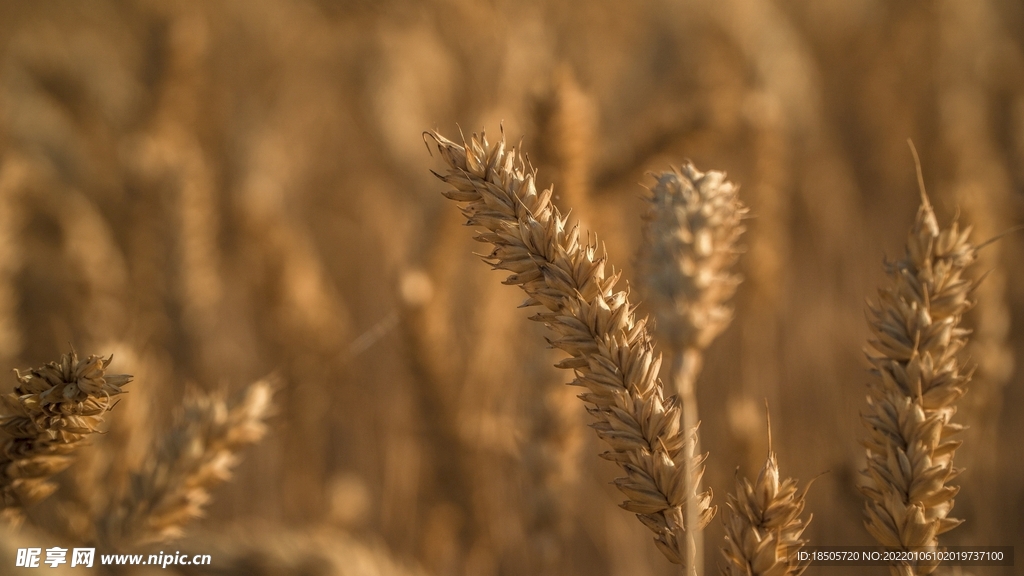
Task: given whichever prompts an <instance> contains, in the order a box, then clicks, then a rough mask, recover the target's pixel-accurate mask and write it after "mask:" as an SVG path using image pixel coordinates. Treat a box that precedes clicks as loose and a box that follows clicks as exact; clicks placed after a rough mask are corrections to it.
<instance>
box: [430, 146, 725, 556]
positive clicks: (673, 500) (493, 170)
mask: <svg viewBox="0 0 1024 576" xmlns="http://www.w3.org/2000/svg"><path fill="white" fill-rule="evenodd" d="M429 135H430V137H431V138H433V139H434V141H435V143H436V145H437V149H438V151H439V152H440V154H441V158H442V159H443V160H444V161H445V163H446V164H447V170H446V173H445V174H443V175H441V174H437V176H438V178H440V179H441V180H443V181H444V182H446V183H448V184H449V185H451V186H452V189H450V190H448V191H447V192H445V196H447V197H448V198H449V199H451V200H455V201H456V202H459V203H460V204H461V209H462V213H463V215H465V217H466V219H467V223H468V224H469V225H471V226H479V227H482V228H486V231H484V232H480V233H478V234H477V236H476V240H478V241H480V242H484V243H489V244H492V245H493V250H492V251H491V252H490V253H489V254H488V255H486V256H485V260H486V261H487V262H488V263H490V264H491V265H492V266H493V267H494V268H495V269H499V270H507V271H509V272H511V273H512V274H511V275H510V276H509V277H508V278H507V279H506V280H505V283H506V284H514V285H518V286H520V287H521V288H522V289H523V290H524V291H525V292H526V294H527V299H526V301H525V302H524V303H523V306H536V305H540V306H543V307H544V308H546V311H544V312H541V313H538V314H536V315H535V316H533V317H532V319H534V320H536V321H539V322H543V323H544V324H545V325H546V326H548V327H549V328H550V329H551V330H552V331H553V332H554V337H552V338H549V340H548V341H549V342H550V344H551V345H552V346H554V347H556V348H559V349H561V350H563V351H565V352H567V353H568V354H569V355H570V356H571V357H570V358H567V359H565V360H563V361H562V362H560V363H558V364H557V366H558V367H560V368H566V369H572V370H575V374H576V379H575V380H574V381H573V382H572V384H574V385H576V386H581V387H583V388H585V389H586V391H585V392H583V393H582V394H580V398H581V399H582V400H583V401H584V402H586V403H587V404H588V411H589V412H590V414H591V415H592V416H593V417H594V419H595V422H594V423H593V424H591V426H592V427H593V428H594V430H595V431H596V432H597V434H598V436H599V437H600V438H601V439H602V440H604V441H605V442H606V443H607V444H608V446H609V447H610V448H611V450H609V451H608V452H605V453H604V454H602V457H604V458H606V459H608V460H611V461H614V462H616V463H618V464H619V465H620V466H621V467H622V469H623V470H624V471H625V472H626V476H625V477H624V478H619V479H617V480H616V481H615V485H616V486H617V487H618V488H619V490H621V491H622V492H623V493H624V494H625V495H626V496H627V498H628V499H627V500H626V502H624V503H623V504H622V507H623V508H625V509H626V510H629V511H631V512H635V513H636V514H637V516H638V517H639V518H640V520H641V521H642V522H643V523H644V525H646V526H647V527H648V528H649V529H650V530H652V531H653V532H654V533H655V534H656V536H655V542H656V544H657V545H658V548H659V549H660V550H661V551H662V552H663V553H664V554H665V556H666V557H667V558H668V559H669V560H670V561H672V562H674V563H677V564H680V563H682V562H683V557H684V555H683V550H684V549H685V540H684V534H683V526H684V507H685V505H686V502H687V500H688V497H687V494H686V485H687V484H688V483H687V482H686V481H685V479H684V476H685V471H686V470H687V469H691V470H693V471H694V472H693V473H694V474H696V475H700V474H702V473H703V469H702V467H701V462H702V460H703V458H702V457H700V456H698V455H696V454H694V443H693V438H694V437H693V435H692V434H687V433H685V431H684V430H683V429H682V427H681V425H680V418H679V403H678V401H677V399H676V397H675V396H670V397H666V396H665V393H664V388H663V386H662V383H661V381H660V380H659V379H658V370H659V367H660V365H661V360H660V358H659V357H658V356H656V355H655V352H654V345H653V342H652V340H651V337H650V335H649V334H648V331H647V327H646V321H645V319H636V318H634V315H633V306H632V305H631V304H630V302H629V300H628V297H627V294H626V293H625V292H622V291H616V290H615V284H616V282H617V280H618V278H619V273H617V272H614V271H612V272H611V273H610V274H609V273H607V272H606V256H605V254H604V251H603V250H599V249H598V246H597V241H596V239H594V238H593V237H590V236H588V237H587V240H585V241H584V240H583V239H582V238H581V233H580V230H579V228H578V227H574V228H571V229H569V228H567V227H566V219H565V218H563V217H562V215H561V214H560V213H559V212H558V210H557V209H556V208H555V207H554V205H552V203H551V194H552V191H551V189H547V190H544V191H538V190H537V188H536V185H535V181H534V178H535V174H534V171H533V169H532V168H531V167H530V166H529V164H528V163H527V162H526V161H524V159H523V157H522V156H521V154H520V153H519V152H517V151H516V150H515V149H514V148H512V149H508V148H506V147H505V140H504V137H502V139H501V140H499V141H498V142H497V143H496V144H494V145H491V144H490V143H489V142H488V141H487V138H486V136H485V135H484V134H480V135H479V136H478V135H475V134H474V135H473V138H472V139H471V140H470V142H468V143H463V144H461V145H460V144H457V143H455V142H452V141H451V140H448V139H446V138H444V137H443V136H441V135H440V134H438V133H436V132H431V133H429ZM690 485H699V479H698V480H696V481H692V482H691V483H690ZM694 501H695V502H697V505H698V506H699V509H700V514H699V516H700V519H701V524H702V525H706V524H707V522H709V521H710V519H711V517H712V516H713V515H714V512H715V510H714V508H712V507H711V505H710V501H711V494H710V491H708V492H705V493H703V494H700V495H695V496H694Z"/></svg>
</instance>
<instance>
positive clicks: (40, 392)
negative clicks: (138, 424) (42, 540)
mask: <svg viewBox="0 0 1024 576" xmlns="http://www.w3.org/2000/svg"><path fill="white" fill-rule="evenodd" d="M112 358H113V357H107V358H102V357H100V356H89V357H88V358H86V359H84V360H79V359H78V355H77V354H76V353H75V352H74V350H72V351H71V353H70V354H64V355H62V356H61V359H60V362H50V363H48V364H46V365H45V366H43V367H42V368H35V369H33V370H30V371H29V372H28V373H27V374H25V375H22V374H21V373H20V372H18V371H17V370H15V371H14V372H15V374H16V375H17V377H18V386H17V387H15V389H14V392H11V393H10V394H6V395H4V396H3V397H2V400H3V408H4V414H3V415H2V416H0V430H3V432H4V433H5V434H6V435H7V436H8V438H7V439H6V440H4V441H3V444H2V451H0V511H2V515H3V516H5V517H7V518H8V519H9V520H11V521H14V522H18V521H20V519H21V512H22V509H23V508H24V507H25V506H28V505H30V504H34V503H36V502H38V501H40V500H42V499H44V498H46V497H47V496H49V495H50V494H51V493H53V491H54V490H55V489H56V486H55V485H54V484H53V483H51V482H50V481H49V478H51V477H53V476H54V475H55V474H57V473H58V472H61V471H62V470H64V469H65V468H67V467H68V466H70V465H71V460H72V453H73V452H74V451H75V450H76V449H77V448H78V447H79V446H81V445H82V443H83V441H84V440H85V438H86V437H88V436H89V435H90V434H92V433H94V432H97V431H98V430H99V427H100V424H101V423H102V422H103V414H104V413H105V412H106V411H107V410H109V409H110V407H111V405H112V402H113V400H112V399H113V397H114V396H117V395H118V394H121V392H122V390H121V388H122V387H123V386H124V385H126V384H128V383H129V382H131V380H132V377H131V376H129V375H126V374H106V373H105V372H104V371H105V370H106V367H107V366H108V365H109V364H110V361H111V359H112Z"/></svg>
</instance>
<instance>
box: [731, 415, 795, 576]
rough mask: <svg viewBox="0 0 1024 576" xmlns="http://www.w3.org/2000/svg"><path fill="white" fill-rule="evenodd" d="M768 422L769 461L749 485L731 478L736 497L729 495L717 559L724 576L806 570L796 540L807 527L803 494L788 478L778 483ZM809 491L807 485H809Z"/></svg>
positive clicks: (777, 575)
mask: <svg viewBox="0 0 1024 576" xmlns="http://www.w3.org/2000/svg"><path fill="white" fill-rule="evenodd" d="M771 446H772V430H771V420H769V421H768V459H767V460H766V461H765V463H764V467H762V468H761V473H760V474H758V476H757V481H756V482H754V483H753V484H751V483H750V480H747V479H746V478H742V477H740V476H739V474H738V473H737V475H736V493H735V494H730V495H729V497H728V500H729V511H728V512H727V513H726V515H727V517H728V518H727V519H726V521H725V544H726V545H725V547H723V548H722V556H724V557H725V561H726V564H725V566H724V567H723V568H722V574H723V575H725V576H799V575H800V574H802V573H803V572H804V570H805V569H806V568H807V564H806V563H800V562H799V561H798V553H799V552H800V548H801V547H802V546H803V545H804V544H805V541H804V540H803V539H802V538H801V535H803V532H804V529H805V528H807V525H808V524H810V522H811V519H810V518H808V519H807V522H804V521H803V519H801V518H800V514H802V513H803V511H804V496H805V495H806V494H807V487H805V488H804V489H803V491H798V490H797V481H796V480H794V479H792V478H786V479H785V480H780V479H779V478H780V477H779V464H778V461H777V460H776V458H775V452H773V451H772V447H771ZM808 487H809V486H808Z"/></svg>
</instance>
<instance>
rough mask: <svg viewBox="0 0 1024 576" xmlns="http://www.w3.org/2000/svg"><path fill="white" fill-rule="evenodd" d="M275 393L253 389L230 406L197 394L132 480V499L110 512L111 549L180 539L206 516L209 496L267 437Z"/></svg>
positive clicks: (267, 387) (105, 523) (261, 385)
mask: <svg viewBox="0 0 1024 576" xmlns="http://www.w3.org/2000/svg"><path fill="white" fill-rule="evenodd" d="M272 396H273V387H272V385H271V384H270V383H269V382H268V381H266V380H261V381H258V382H255V383H253V384H251V385H250V386H249V387H248V388H247V389H246V390H245V393H244V395H243V396H242V398H241V400H240V401H238V402H237V403H235V404H234V405H229V404H228V402H227V400H225V398H224V397H223V394H220V393H211V394H204V393H193V394H191V395H190V396H189V397H188V398H186V400H185V404H184V406H183V410H182V412H181V413H180V414H179V416H178V418H177V419H176V423H175V425H174V426H173V427H172V429H171V430H170V431H169V432H168V433H167V434H166V435H165V436H164V437H163V438H162V439H161V440H160V442H159V444H158V445H157V446H156V448H155V449H154V450H153V452H152V453H151V455H150V457H149V458H148V459H147V461H146V462H145V463H144V464H143V466H142V469H141V470H140V471H138V472H136V473H134V474H133V475H132V482H131V487H130V490H129V492H128V494H127V496H126V497H125V498H124V499H122V501H121V502H119V503H118V505H117V507H116V508H114V509H112V510H108V512H107V514H106V515H105V516H104V518H103V519H102V520H101V523H102V525H101V526H100V529H99V530H98V531H99V532H100V534H101V535H102V537H103V539H104V540H105V541H106V543H108V544H112V545H119V546H124V545H138V544H145V543H151V542H158V541H162V540H167V539H171V538H176V537H179V536H181V534H182V528H183V526H184V525H185V524H186V523H187V522H189V521H190V520H192V519H193V518H197V517H200V516H202V515H203V507H204V506H205V505H206V504H207V503H208V502H209V501H210V490H211V489H212V488H213V487H214V486H216V485H217V484H220V483H221V482H225V481H227V480H228V479H230V478H231V469H232V468H233V467H234V466H235V465H236V464H237V463H238V460H239V456H238V453H239V452H240V451H241V450H242V448H244V447H245V446H246V445H248V444H253V443H255V442H257V441H258V440H260V438H262V437H263V435H264V433H265V432H266V425H265V422H264V421H265V420H266V418H267V416H268V415H269V414H270V410H271V399H272Z"/></svg>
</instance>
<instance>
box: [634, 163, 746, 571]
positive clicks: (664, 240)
mask: <svg viewBox="0 0 1024 576" xmlns="http://www.w3.org/2000/svg"><path fill="white" fill-rule="evenodd" d="M655 178H656V179H657V183H656V184H655V185H654V187H653V188H652V189H651V195H650V196H649V197H648V202H649V204H650V206H649V209H648V211H647V213H646V214H645V215H644V221H645V222H644V241H643V242H642V243H641V245H640V253H639V255H638V258H637V269H638V270H637V272H638V274H637V277H638V278H639V279H640V283H641V285H642V289H643V292H644V296H645V298H646V301H647V302H648V304H649V306H650V309H651V311H652V313H653V314H654V317H655V319H656V320H657V324H656V325H655V326H656V328H655V333H656V335H657V336H658V339H659V341H660V342H662V343H663V344H668V345H669V346H670V351H671V352H670V354H671V358H672V384H673V386H674V387H675V389H676V391H677V392H678V394H679V397H680V398H681V400H682V405H683V427H684V428H685V429H687V430H690V429H694V430H695V429H696V428H697V425H698V423H699V420H698V410H697V395H696V384H697V377H698V375H699V374H700V370H701V366H702V365H703V360H704V350H705V349H706V348H707V347H708V345H710V344H711V342H712V341H713V340H714V339H715V338H716V337H717V336H718V335H719V334H721V332H722V331H723V330H725V328H726V327H727V326H728V325H729V322H730V321H731V320H732V308H731V307H730V306H729V305H728V300H729V299H730V298H732V296H733V294H735V292H736V287H737V286H738V285H739V283H740V278H739V276H738V275H736V274H735V273H733V272H732V267H733V265H734V264H735V263H736V260H737V258H738V257H739V252H738V251H737V248H736V242H737V241H738V240H739V237H740V235H741V234H742V233H743V226H742V225H741V222H742V220H743V217H744V215H745V214H746V208H745V207H744V206H743V203H742V202H740V200H739V197H738V196H737V187H736V186H734V185H733V184H732V183H731V182H728V181H726V179H725V174H723V173H721V172H715V171H710V172H707V173H704V172H701V171H699V170H697V168H696V167H694V165H693V164H690V163H687V164H684V165H683V166H681V167H680V168H678V169H673V170H670V171H667V172H663V173H661V174H657V175H656V176H655ZM695 434H696V433H695ZM695 442H696V451H697V452H700V438H699V436H696V437H695ZM699 490H700V486H699V485H698V486H693V487H691V488H688V489H687V493H697V492H699ZM686 526H687V529H688V530H690V531H692V533H693V537H694V551H693V552H694V566H695V571H696V572H697V573H698V574H701V573H703V564H704V563H703V548H704V546H703V539H702V537H701V531H700V530H697V529H696V518H687V524H686Z"/></svg>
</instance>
